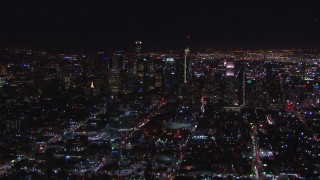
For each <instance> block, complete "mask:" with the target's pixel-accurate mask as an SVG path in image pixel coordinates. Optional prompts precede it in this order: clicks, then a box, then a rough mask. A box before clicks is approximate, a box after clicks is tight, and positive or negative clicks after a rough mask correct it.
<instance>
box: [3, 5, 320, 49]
mask: <svg viewBox="0 0 320 180" xmlns="http://www.w3.org/2000/svg"><path fill="white" fill-rule="evenodd" d="M0 24H1V25H0V46H1V47H25V48H49V49H103V50H108V49H123V50H131V49H132V48H133V47H132V46H133V41H135V40H141V41H143V45H144V48H145V49H147V50H158V49H160V50H164V49H171V48H173V49H183V48H184V47H185V45H186V36H187V35H188V34H189V35H190V38H191V39H190V44H191V47H194V48H206V47H212V48H294V47H301V48H313V47H320V2H319V0H300V1H290V0H288V1H282V0H278V1H266V0H265V1H263V2H262V0H256V1H246V0H237V1H227V0H221V1H218V0H193V1H191V0H175V1H174V0H171V1H169V0H168V1H160V0H127V1H121V0H117V1H111V0H101V1H95V0H56V1H53V0H41V1H40V0H21V1H17V0H1V2H0Z"/></svg>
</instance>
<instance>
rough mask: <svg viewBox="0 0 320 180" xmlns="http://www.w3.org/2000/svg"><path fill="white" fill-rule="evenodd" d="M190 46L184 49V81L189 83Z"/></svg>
mask: <svg viewBox="0 0 320 180" xmlns="http://www.w3.org/2000/svg"><path fill="white" fill-rule="evenodd" d="M189 53H190V49H189V47H188V48H187V49H185V50H184V63H183V82H184V83H187V59H188V57H189Z"/></svg>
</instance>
